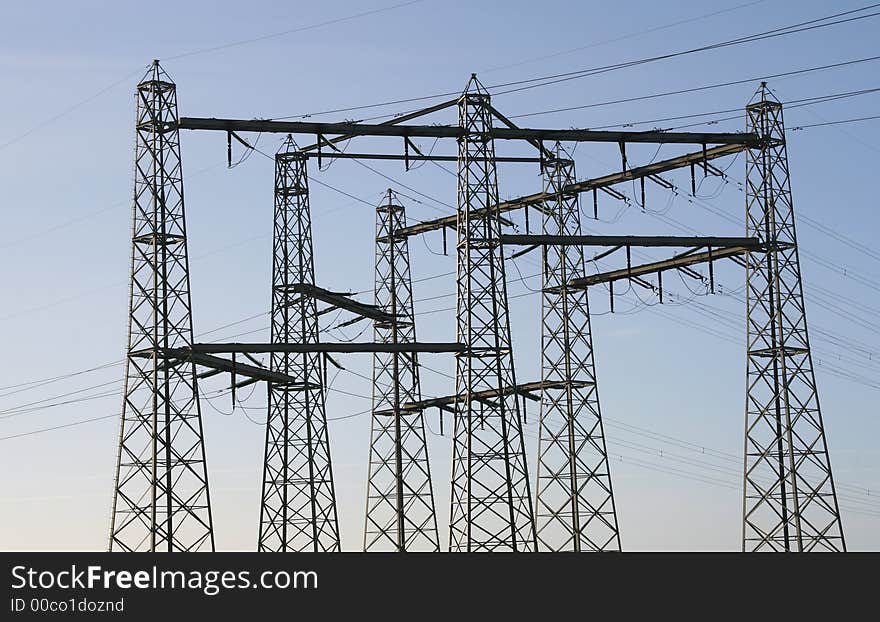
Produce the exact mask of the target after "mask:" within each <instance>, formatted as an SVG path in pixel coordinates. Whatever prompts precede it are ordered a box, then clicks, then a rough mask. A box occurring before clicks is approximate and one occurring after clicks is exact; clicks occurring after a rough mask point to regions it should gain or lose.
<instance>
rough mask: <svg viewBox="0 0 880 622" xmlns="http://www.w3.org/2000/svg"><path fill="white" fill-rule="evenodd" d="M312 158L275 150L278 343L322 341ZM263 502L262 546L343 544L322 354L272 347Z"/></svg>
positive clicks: (290, 144)
mask: <svg viewBox="0 0 880 622" xmlns="http://www.w3.org/2000/svg"><path fill="white" fill-rule="evenodd" d="M307 163H308V157H307V156H306V154H304V153H302V152H301V151H299V149H298V148H297V146H296V143H295V142H294V141H293V138H291V137H288V139H287V141H286V142H285V143H284V144H283V145H282V147H281V149H280V150H279V152H278V153H277V154H276V155H275V225H274V235H273V255H272V328H271V333H272V334H271V339H272V343H276V344H280V343H318V335H319V330H318V309H317V301H316V300H315V299H314V298H313V297H310V296H307V295H306V294H302V293H298V290H297V287H296V286H297V285H301V284H306V285H314V284H315V266H314V260H313V255H312V222H311V214H310V211H309V185H308V172H307ZM271 369H272V371H277V372H281V373H283V374H286V375H287V376H292V377H293V378H295V379H296V381H295V382H291V383H289V384H280V383H270V384H269V416H268V419H267V422H266V453H265V461H264V468H263V496H262V504H261V509H260V532H259V543H258V549H259V550H260V551H276V552H280V551H315V552H323V551H339V548H340V545H339V526H338V522H337V515H336V494H335V489H334V485H333V469H332V466H331V461H330V440H329V437H328V433H327V417H326V411H325V408H324V379H323V374H322V366H321V359H320V355H319V354H318V353H314V352H304V353H288V352H273V353H272V358H271Z"/></svg>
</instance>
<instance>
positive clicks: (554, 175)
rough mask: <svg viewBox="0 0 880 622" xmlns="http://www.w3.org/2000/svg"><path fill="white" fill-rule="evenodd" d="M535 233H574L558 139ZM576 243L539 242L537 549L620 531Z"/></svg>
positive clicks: (570, 169) (589, 544)
mask: <svg viewBox="0 0 880 622" xmlns="http://www.w3.org/2000/svg"><path fill="white" fill-rule="evenodd" d="M543 174H544V192H545V193H547V194H548V195H550V196H552V197H553V198H552V199H550V200H548V201H545V202H544V215H543V219H542V222H543V225H542V229H543V231H542V233H544V234H545V235H564V236H565V235H568V236H578V235H580V234H581V222H580V210H579V209H578V194H577V193H576V192H570V191H568V190H567V188H568V187H570V186H571V184H573V183H575V181H576V178H575V169H574V161H573V160H572V159H571V157H570V156H569V155H568V154H567V153H566V152H565V151H564V150H563V149H562V147H561V145H560V144H559V143H557V144H556V147H555V149H554V152H553V157H552V158H551V159H548V160H546V161H545V162H544V171H543ZM583 276H586V265H585V263H584V249H583V247H582V246H553V245H550V246H545V247H544V261H543V281H544V282H543V291H544V293H543V295H542V301H543V304H542V310H543V312H542V321H541V325H542V348H541V361H542V370H543V373H542V377H541V380H542V381H544V382H548V383H553V385H552V386H554V387H558V388H545V389H543V391H542V394H541V398H542V399H541V417H540V426H539V433H538V473H537V482H538V483H537V502H536V507H535V520H536V529H537V532H536V533H537V539H538V549H539V550H542V551H616V550H620V534H619V531H618V527H617V512H616V509H615V505H614V492H613V489H612V486H611V473H610V470H609V465H608V453H607V451H606V449H605V434H604V431H603V427H602V414H601V410H600V408H599V392H598V386H597V383H596V365H595V360H594V355H593V337H592V331H591V328H590V307H589V302H588V300H587V291H586V290H570V289H568V288H567V287H566V283H568V282H569V281H570V280H571V279H576V278H579V277H583Z"/></svg>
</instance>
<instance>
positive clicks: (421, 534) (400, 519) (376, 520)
mask: <svg viewBox="0 0 880 622" xmlns="http://www.w3.org/2000/svg"><path fill="white" fill-rule="evenodd" d="M405 226H406V212H405V211H404V208H403V206H401V205H397V204H396V203H395V201H394V196H393V194H392V191H391V190H389V191H388V201H387V203H385V204H382V205H379V206H378V207H377V208H376V272H375V304H376V306H377V307H379V308H380V309H382V310H384V311H386V312H387V313H388V314H389V315H390V318H391V319H390V321H385V320H377V321H375V322H374V324H373V334H374V337H375V338H374V340H373V341H375V342H376V343H394V344H397V343H414V342H415V341H416V325H415V311H414V309H413V299H412V275H411V272H410V265H409V241H408V240H409V239H408V238H406V237H401V236H398V235H397V232H398V231H399V230H400V229H402V228H403V227H405ZM421 399H422V392H421V388H420V386H419V361H418V355H417V354H416V353H415V352H394V353H375V354H374V355H373V425H372V434H371V440H370V465H369V479H368V482H367V513H366V526H365V529H364V550H365V551H383V550H394V551H413V550H427V551H439V550H440V543H439V540H438V537H437V517H436V514H435V512H434V491H433V488H432V484H431V469H430V466H429V464H428V444H427V438H426V436H425V421H424V416H423V413H422V411H421V410H417V411H409V410H403V409H402V408H401V407H402V406H403V405H404V404H407V403H414V402H419V401H420V400H421Z"/></svg>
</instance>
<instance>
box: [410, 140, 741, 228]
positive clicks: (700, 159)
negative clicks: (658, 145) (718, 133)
mask: <svg viewBox="0 0 880 622" xmlns="http://www.w3.org/2000/svg"><path fill="white" fill-rule="evenodd" d="M748 148H749V147H748V145H744V144H732V145H721V146H719V147H713V148H711V149H706V150H705V151H695V152H693V153H688V154H685V155H681V156H678V157H675V158H670V159H668V160H661V161H659V162H654V163H652V164H647V165H645V166H637V167H635V168H630V169H627V170H625V171H621V172H619V173H611V174H610V175H605V176H603V177H596V178H594V179H587V180H584V181H578V182H575V183H573V184H570V185H568V186H565V187H564V188H563V193H565V194H577V193H581V192H590V191H591V190H598V189H602V188H608V187H610V186H614V185H616V184H620V183H624V182H627V181H632V180H634V179H641V178H643V177H649V176H651V175H659V174H660V173H665V172H668V171H673V170H676V169H680V168H685V167H688V166H690V165H692V164H693V165H697V164H700V165H702V163H704V162H708V161H710V160H715V159H717V158H722V157H724V156H729V155H734V154H737V153H739V152H741V151H745V150H746V149H748ZM553 199H555V195H554V194H552V193H547V192H536V193H534V194H529V195H526V196H523V197H519V198H516V199H510V200H508V201H504V202H502V203H499V204H498V205H497V206H496V209H497V210H498V211H499V212H510V211H513V210H515V209H519V208H521V207H528V206H535V207H539V208H540V207H541V206H542V205H543V203H544V201H547V200H553ZM482 211H483V210H480V212H482ZM477 215H481V214H480V213H477ZM455 218H456V217H455V216H446V217H443V218H436V219H434V220H426V221H425V222H420V223H418V224H415V225H411V226H409V227H404V228H403V229H401V230H400V231H398V232H397V235H400V236H401V237H407V236H411V235H419V234H422V233H427V232H429V231H436V230H438V229H442V228H444V227H449V228H454V227H455Z"/></svg>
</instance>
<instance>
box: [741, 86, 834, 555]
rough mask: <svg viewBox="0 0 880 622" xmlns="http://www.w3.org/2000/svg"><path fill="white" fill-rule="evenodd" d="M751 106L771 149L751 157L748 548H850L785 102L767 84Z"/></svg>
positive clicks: (754, 126) (751, 118)
mask: <svg viewBox="0 0 880 622" xmlns="http://www.w3.org/2000/svg"><path fill="white" fill-rule="evenodd" d="M760 96H761V99H760V101H758V102H755V103H752V104H750V105H749V106H747V107H746V114H747V117H748V126H749V130H750V131H753V132H755V133H756V134H758V136H759V137H760V138H761V139H762V146H761V147H760V148H758V149H750V150H749V151H748V152H747V153H748V160H747V164H746V220H747V224H746V233H747V235H749V236H755V237H757V238H759V239H760V240H761V241H762V243H763V244H764V245H765V248H766V250H765V251H764V252H761V253H751V254H750V255H749V256H748V263H747V266H746V307H747V309H746V314H747V315H746V323H747V326H748V342H747V347H748V356H747V371H746V379H747V398H746V429H745V468H744V483H743V550H744V551H753V550H754V551H815V550H828V551H843V550H846V545H845V542H844V538H843V527H842V526H841V523H840V510H839V509H838V505H837V495H836V493H835V489H834V480H833V478H832V475H831V462H830V459H829V456H828V446H827V444H826V442H825V430H824V427H823V424H822V414H821V411H820V409H819V398H818V395H817V391H816V379H815V376H814V374H813V362H812V357H811V355H810V341H809V338H808V335H807V319H806V313H805V310H804V296H803V289H802V284H801V272H800V263H799V261H798V250H797V237H796V235H795V223H794V210H793V206H792V199H791V185H790V180H789V170H788V154H787V151H786V145H785V126H784V123H783V117H782V104H780V103H779V102H777V101H774V100H772V99H771V98H770V96H769V93H768V91H767V88H766V85H762V87H761V91H760Z"/></svg>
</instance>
